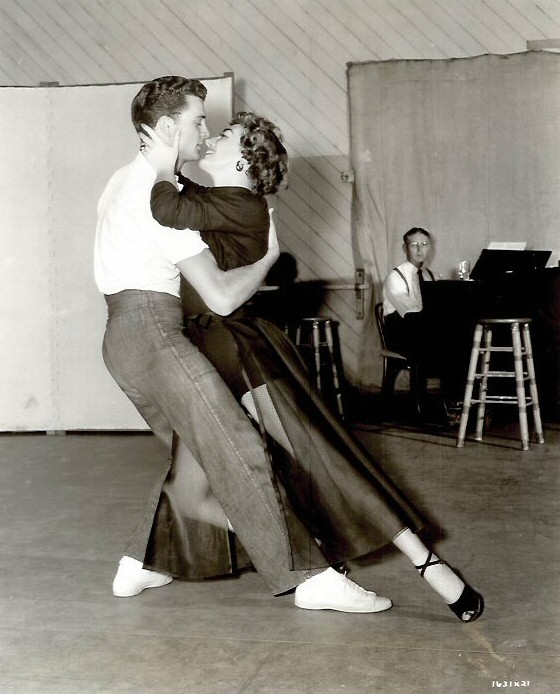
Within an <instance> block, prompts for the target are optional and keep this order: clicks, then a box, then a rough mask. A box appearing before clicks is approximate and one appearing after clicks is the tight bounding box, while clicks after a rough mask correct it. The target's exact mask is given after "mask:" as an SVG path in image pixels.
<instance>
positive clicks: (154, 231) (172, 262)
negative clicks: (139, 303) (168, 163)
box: [94, 153, 208, 296]
mask: <svg viewBox="0 0 560 694" xmlns="http://www.w3.org/2000/svg"><path fill="white" fill-rule="evenodd" d="M155 177H156V174H155V171H154V169H153V168H152V167H151V166H150V164H149V163H148V161H147V160H146V158H145V157H144V156H143V155H142V154H141V153H139V154H138V155H137V156H136V158H135V159H134V160H133V161H132V162H130V163H129V164H127V165H126V166H123V167H122V168H121V169H119V170H118V171H117V172H116V173H115V174H114V175H113V176H112V178H111V179H110V181H109V183H108V184H107V186H106V187H105V190H104V191H103V193H102V195H101V198H100V199H99V203H98V206H97V228H96V233H95V248H94V271H95V282H96V284H97V287H98V289H99V291H100V292H102V293H103V294H116V293H117V292H120V291H123V290H125V289H143V290H149V291H156V292H166V293H167V294H172V295H174V296H179V286H180V273H179V270H178V269H177V266H176V263H178V262H180V261H181V260H184V259H185V258H190V257H192V256H194V255H198V254H199V253H201V252H202V251H203V250H204V249H206V248H208V246H207V244H206V243H204V241H203V240H202V239H201V238H200V233H199V232H198V231H193V230H191V229H172V228H169V227H164V226H161V225H160V224H158V223H157V222H156V220H155V219H154V218H153V217H152V213H151V210H150V195H151V190H152V186H153V184H154V181H155Z"/></svg>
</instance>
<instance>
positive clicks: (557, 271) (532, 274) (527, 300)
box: [423, 249, 560, 422]
mask: <svg viewBox="0 0 560 694" xmlns="http://www.w3.org/2000/svg"><path fill="white" fill-rule="evenodd" d="M549 257H550V251H517V250H515V251H512V250H490V249H484V250H483V251H482V253H481V255H480V258H479V260H478V261H477V263H476V265H475V266H474V268H473V271H472V273H471V279H470V280H468V281H465V280H439V281H437V282H426V283H425V284H424V288H423V301H424V313H425V318H426V326H427V330H429V331H430V333H431V334H432V336H433V338H434V339H435V340H439V341H440V344H445V345H446V346H447V347H448V349H449V350H451V351H452V352H453V353H454V354H456V356H457V360H458V362H459V363H458V364H457V367H458V369H459V371H461V372H464V373H466V368H467V364H468V357H469V354H470V345H471V343H472V335H473V330H474V326H475V323H476V321H477V320H478V319H479V318H484V317H486V318H505V317H530V318H532V319H533V322H532V324H531V338H532V343H533V352H534V358H535V369H536V375H537V385H538V388H539V399H540V403H541V410H542V413H543V417H544V418H545V421H554V422H557V421H560V267H552V268H546V267H545V265H546V262H547V261H548V258H549ZM465 360H466V362H467V363H465Z"/></svg>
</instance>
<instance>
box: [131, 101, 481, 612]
mask: <svg viewBox="0 0 560 694" xmlns="http://www.w3.org/2000/svg"><path fill="white" fill-rule="evenodd" d="M145 130H146V132H147V134H146V135H142V140H143V145H142V146H143V147H144V148H145V154H146V156H147V158H148V160H149V161H150V163H151V164H152V166H153V167H154V168H155V169H156V171H157V172H158V174H157V178H156V182H155V184H154V187H153V189H152V198H151V208H152V214H153V215H154V217H155V219H156V220H157V221H158V222H159V223H160V224H162V225H164V226H168V227H174V228H178V229H182V228H191V229H199V230H200V231H201V234H202V238H203V239H204V241H205V242H206V243H207V244H208V246H209V247H210V249H211V251H212V253H213V254H214V256H215V258H216V260H217V262H218V265H219V267H220V268H221V269H223V270H227V269H230V268H234V267H238V266H241V265H245V264H247V263H251V262H254V261H255V260H257V259H258V258H259V257H261V256H262V255H263V254H264V252H265V251H266V243H267V235H268V206H267V203H266V199H265V197H264V196H265V195H271V194H274V193H276V192H277V191H278V190H279V189H280V188H282V187H284V186H285V185H286V178H287V168H288V157H287V153H286V150H285V148H284V146H283V144H282V141H281V135H280V132H279V130H278V128H276V126H275V125H274V124H273V123H271V122H270V121H268V120H266V119H264V118H260V117H257V116H255V115H254V114H252V113H246V112H241V113H238V114H237V115H236V116H234V118H233V119H232V120H231V122H230V125H229V127H228V128H226V129H225V130H224V131H223V132H222V133H221V134H220V135H219V136H218V137H217V138H211V139H209V140H208V141H207V152H206V154H205V156H204V157H203V159H201V161H200V163H199V166H200V168H201V169H202V170H203V171H205V172H207V173H208V174H209V175H210V176H211V178H212V181H213V183H214V186H213V187H211V188H207V187H203V186H199V185H197V184H196V183H194V182H192V181H190V180H189V179H186V178H184V177H182V176H179V182H180V183H181V184H182V189H181V190H178V189H177V186H176V178H175V171H174V168H175V161H176V156H177V147H178V141H177V137H176V138H175V140H174V142H173V143H172V144H167V143H165V142H164V141H163V140H161V139H160V138H159V137H158V135H157V134H156V133H155V131H154V130H152V129H151V128H149V127H148V126H145ZM162 233H164V232H162ZM182 299H183V309H184V312H185V316H186V331H187V334H188V337H189V338H190V340H191V341H192V342H194V343H195V344H196V345H197V346H198V347H199V349H200V350H201V351H202V352H203V353H204V354H205V355H206V356H207V357H208V359H209V360H210V361H211V362H212V363H213V364H214V366H215V367H216V369H217V370H218V371H219V372H220V374H221V375H222V377H223V378H224V380H225V381H226V383H227V384H228V385H229V387H230V389H231V390H232V392H233V393H234V395H235V396H236V397H237V399H238V400H239V401H240V403H241V404H242V405H243V406H244V407H245V408H246V409H247V410H248V412H249V413H250V414H251V415H252V417H253V418H254V420H255V421H256V422H258V423H259V426H260V427H261V429H262V432H263V441H264V442H265V445H267V446H268V447H269V450H270V453H271V455H270V459H271V464H272V469H273V471H274V480H275V484H276V488H277V494H278V498H279V503H280V504H281V506H282V508H283V510H284V514H285V518H286V526H287V528H288V532H289V540H290V542H291V543H292V547H293V548H294V552H293V558H294V566H293V568H296V569H299V568H312V567H317V566H318V565H319V564H318V563H317V556H318V552H317V549H319V550H320V555H322V557H324V560H325V564H323V565H333V564H336V563H340V562H344V561H346V560H349V559H352V558H356V557H359V556H363V555H365V554H368V553H370V552H372V551H374V550H376V549H378V548H380V547H382V546H384V545H386V544H388V543H390V542H392V543H393V544H394V545H395V546H396V547H397V548H398V549H400V550H401V551H402V552H403V553H404V554H405V555H406V556H407V557H408V558H409V559H410V560H411V561H412V563H413V564H414V566H415V567H416V569H417V570H418V571H419V573H420V575H421V576H422V577H423V578H424V579H425V580H426V581H427V583H428V584H429V585H430V586H431V587H432V588H433V589H434V590H435V591H436V592H437V593H439V594H440V595H441V597H442V598H443V599H444V601H445V602H446V603H447V604H448V605H449V607H450V609H451V610H452V611H453V613H454V614H455V615H456V616H457V617H458V618H459V619H460V620H461V621H463V622H471V621H473V620H475V619H477V618H478V617H479V616H480V615H481V614H482V611H483V609H484V603H483V599H482V596H481V595H480V594H479V593H478V592H476V591H475V590H474V589H473V588H471V587H470V586H469V585H468V584H466V583H464V581H463V580H462V579H461V578H460V577H459V576H458V575H457V574H456V573H455V572H454V571H453V570H452V569H451V568H450V567H449V566H448V565H447V564H446V563H445V562H443V561H442V560H441V559H439V558H438V557H437V556H436V555H435V554H434V553H433V552H432V551H431V550H429V549H428V548H427V547H426V546H425V545H424V544H423V542H422V541H421V540H420V538H419V537H418V535H417V531H418V530H419V529H420V528H421V527H422V525H423V520H422V518H421V516H420V514H419V513H418V512H417V511H416V510H415V509H414V507H413V506H412V504H410V503H409V502H408V501H407V499H406V498H405V496H404V495H403V494H402V493H401V492H400V491H399V489H398V488H397V487H396V486H395V484H394V483H393V482H392V481H391V480H390V478H389V477H388V476H387V474H386V473H385V472H384V471H383V469H382V468H381V467H380V466H379V464H378V463H377V462H376V461H374V460H373V459H372V457H371V455H370V454H369V453H368V452H367V451H366V450H365V449H364V448H363V447H362V446H361V445H360V444H359V442H358V441H357V440H356V439H355V438H354V437H353V435H352V434H351V433H350V432H349V431H348V430H347V429H346V428H345V427H344V425H343V424H342V423H341V421H340V420H339V418H338V416H337V415H336V414H335V413H333V412H332V411H331V409H330V407H329V406H328V405H327V404H326V403H325V402H324V401H323V400H322V398H321V396H320V394H319V393H318V392H317V391H316V390H315V389H314V388H313V387H312V386H310V382H309V377H308V374H307V372H306V369H305V366H304V365H303V362H302V360H301V358H300V356H299V354H298V351H297V348H296V347H295V346H294V345H293V344H292V343H291V342H290V340H289V339H288V338H287V336H286V335H285V334H284V333H283V332H282V331H281V330H280V329H279V328H278V327H277V326H275V325H274V324H272V323H270V322H269V321H266V320H263V319H261V318H256V317H254V316H252V315H251V313H250V309H249V308H247V307H241V308H240V309H238V310H237V311H236V312H235V313H233V314H231V315H229V316H227V317H226V318H223V317H220V316H218V315H216V314H215V313H213V312H211V311H210V310H209V309H208V308H207V307H206V306H205V304H204V302H203V301H202V299H201V298H200V297H199V296H198V294H197V293H196V291H195V290H194V289H193V288H192V287H190V286H188V285H185V286H184V288H183V292H182ZM266 442H267V443H266ZM177 454H178V455H181V452H180V451H178V452H177ZM174 483H175V484H176V481H175V482H174V481H173V480H171V482H170V485H171V487H173V484H174ZM175 493H177V491H176V492H175ZM179 493H180V492H179ZM167 520H169V519H167ZM302 524H303V526H304V527H305V528H306V529H307V531H308V534H307V535H306V537H311V538H314V541H313V543H312V544H313V546H311V545H310V546H309V548H308V551H307V552H305V548H302V547H301V541H300V538H301V537H302V534H301V527H302ZM164 525H165V523H164V522H163V521H162V519H161V518H160V517H158V516H157V515H156V520H155V525H154V528H153V529H152V538H154V541H153V542H152V543H151V547H150V548H149V550H148V553H147V556H146V563H147V564H149V565H151V566H153V567H156V568H158V570H168V571H170V572H172V571H173V566H171V565H170V563H169V562H171V564H173V562H174V561H176V557H174V558H173V557H171V554H176V553H178V552H179V553H180V552H181V546H180V542H179V543H178V542H177V541H175V542H174V543H173V552H172V553H171V552H170V551H169V546H167V547H162V545H165V544H166V531H165V530H164V529H163V526H164ZM168 525H169V524H168ZM171 525H173V523H171ZM172 534H173V533H172V532H171V535H172ZM169 536H170V533H167V537H169ZM187 554H188V552H187ZM300 564H302V565H300ZM304 565H305V566H304ZM331 572H334V569H333V568H327V569H326V570H325V571H324V572H322V573H319V574H317V575H316V576H314V577H313V578H312V579H309V580H308V581H306V582H305V584H302V586H298V588H297V589H296V596H295V603H296V605H297V606H299V607H303V608H307V609H325V608H328V607H329V605H325V604H324V603H320V604H318V603H316V601H315V600H314V590H313V582H314V581H315V582H316V583H317V585H318V583H319V582H320V581H325V580H329V576H330V575H331ZM356 588H358V589H359V590H362V589H360V588H359V587H358V586H356ZM378 600H379V601H380V603H379V605H378V607H379V609H378V610H374V609H371V610H368V611H380V610H381V609H387V608H388V607H390V606H391V603H390V601H388V600H387V602H385V603H383V602H382V601H383V600H386V599H383V598H378ZM334 609H336V608H334Z"/></svg>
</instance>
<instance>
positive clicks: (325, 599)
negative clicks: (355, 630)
mask: <svg viewBox="0 0 560 694" xmlns="http://www.w3.org/2000/svg"><path fill="white" fill-rule="evenodd" d="M295 605H296V607H301V608H303V609H304V610H338V611H339V612H362V613H364V612H383V610H388V609H389V608H390V607H392V605H393V603H392V602H391V601H390V600H389V598H381V597H379V596H378V595H376V594H375V593H374V592H372V591H369V590H364V588H362V587H361V586H359V585H358V584H357V583H354V582H353V581H351V580H350V579H349V578H347V577H346V576H344V575H343V574H340V573H338V571H335V570H334V569H332V568H328V569H326V571H323V572H321V573H320V574H317V575H316V576H312V577H311V578H308V579H307V581H304V582H303V583H300V585H299V586H298V587H297V588H296V593H295Z"/></svg>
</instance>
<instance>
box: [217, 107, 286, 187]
mask: <svg viewBox="0 0 560 694" xmlns="http://www.w3.org/2000/svg"><path fill="white" fill-rule="evenodd" d="M230 125H242V126H243V134H242V135H241V154H242V155H243V158H244V159H245V160H246V161H247V162H248V164H249V169H248V174H249V176H250V177H251V178H252V179H253V181H254V183H253V187H252V191H253V193H256V194H257V195H272V194H273V193H276V192H277V191H278V190H279V189H280V188H286V187H287V185H288V153H287V152H286V149H285V147H284V145H283V144H282V133H281V132H280V129H279V128H277V127H276V125H274V123H272V122H271V121H269V120H267V119H266V118H262V117H261V116H256V115H255V114H254V113H250V112H248V111H239V113H236V114H235V116H234V117H233V118H232V119H231V121H230Z"/></svg>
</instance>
